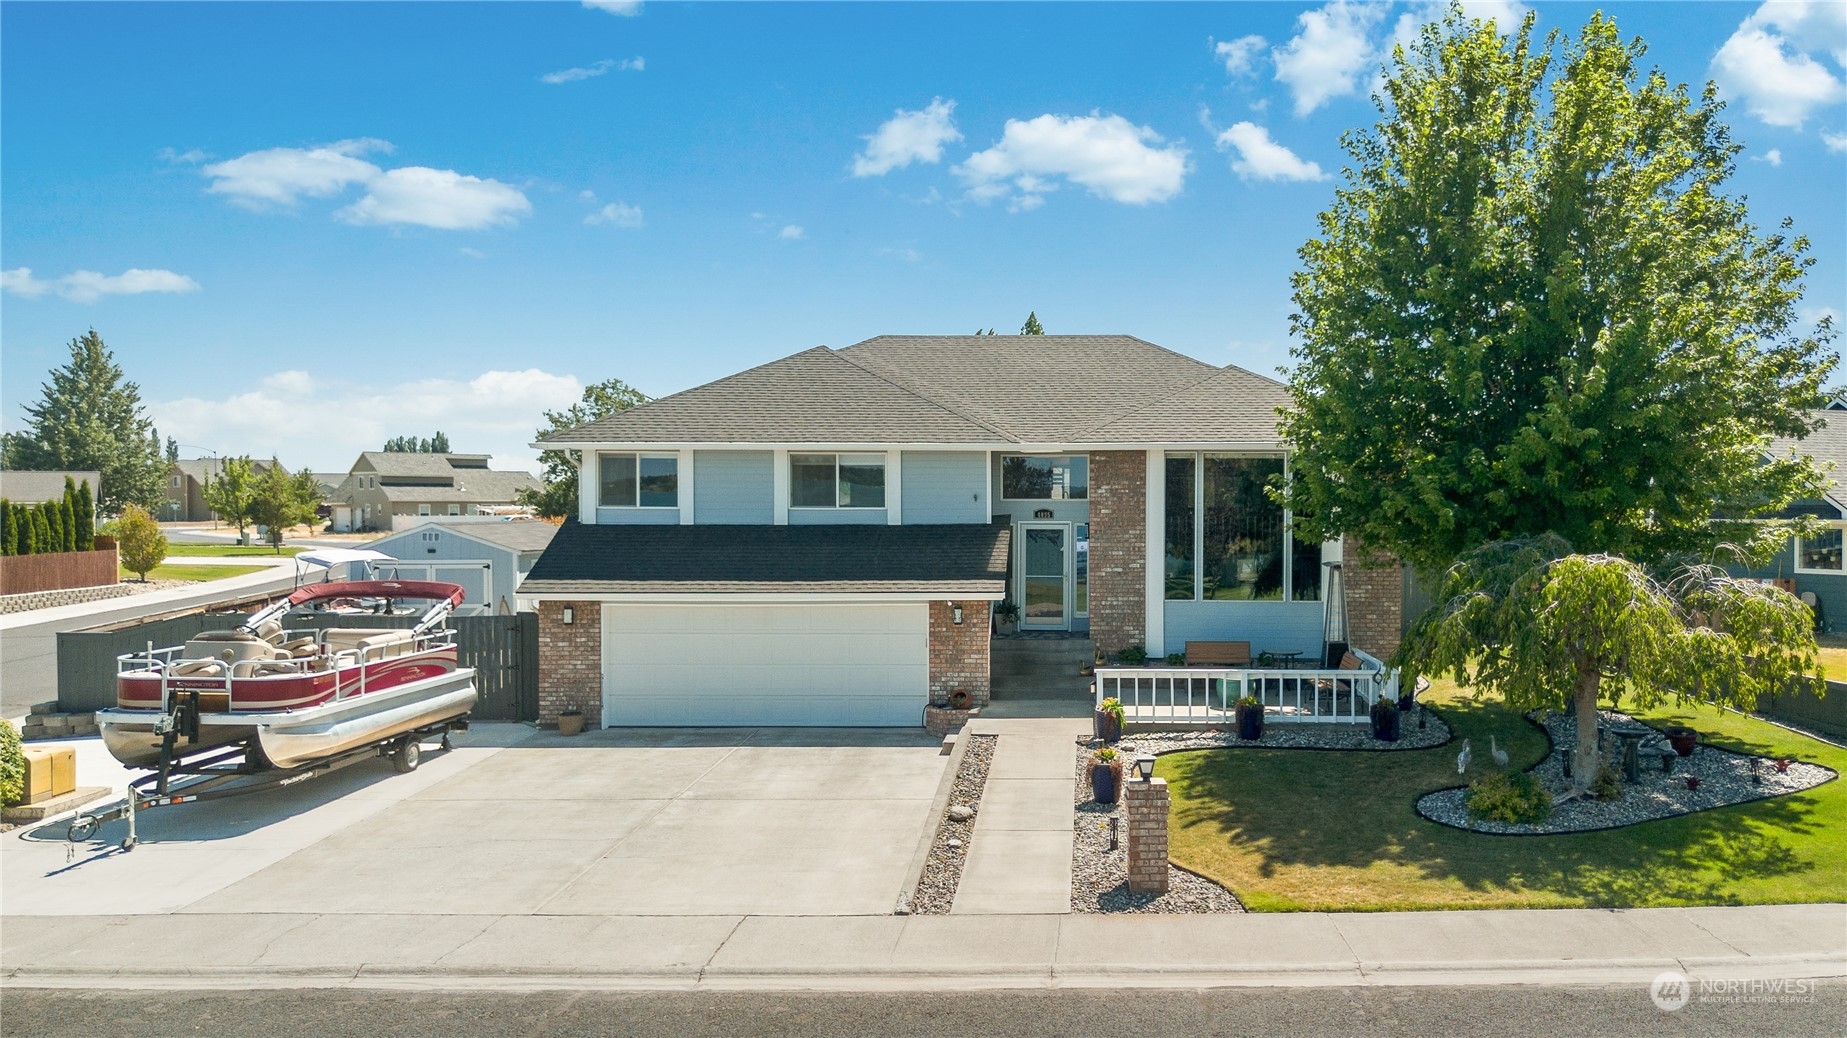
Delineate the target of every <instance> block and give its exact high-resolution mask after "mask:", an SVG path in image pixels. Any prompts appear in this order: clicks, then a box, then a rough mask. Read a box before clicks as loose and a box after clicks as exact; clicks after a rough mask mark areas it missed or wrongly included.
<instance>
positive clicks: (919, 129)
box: [853, 97, 962, 177]
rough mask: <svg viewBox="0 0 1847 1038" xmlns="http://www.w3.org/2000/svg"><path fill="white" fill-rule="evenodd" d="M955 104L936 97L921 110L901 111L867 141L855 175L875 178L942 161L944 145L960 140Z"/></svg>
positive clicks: (856, 166) (856, 156) (854, 159)
mask: <svg viewBox="0 0 1847 1038" xmlns="http://www.w3.org/2000/svg"><path fill="white" fill-rule="evenodd" d="M955 110H956V103H955V101H954V100H948V101H945V100H943V99H942V98H940V97H938V98H934V99H932V100H931V102H930V104H929V105H928V106H926V107H925V108H924V109H923V110H922V111H917V112H909V111H905V110H904V109H902V108H900V109H898V110H897V111H896V112H894V113H893V114H892V117H891V118H890V119H887V120H886V121H885V122H884V123H883V124H881V125H880V126H879V128H878V129H877V130H874V131H873V132H872V133H871V134H870V135H869V136H867V137H866V138H865V141H866V150H865V151H863V152H861V153H859V154H858V155H855V156H854V157H853V175H854V176H856V177H876V176H881V175H883V174H886V173H889V172H891V171H892V170H894V169H899V168H901V167H904V166H908V165H910V164H911V163H913V162H941V161H942V160H943V145H944V144H947V143H948V142H950V141H959V140H961V139H962V134H961V132H960V131H958V130H957V129H956V122H955V118H954V115H955Z"/></svg>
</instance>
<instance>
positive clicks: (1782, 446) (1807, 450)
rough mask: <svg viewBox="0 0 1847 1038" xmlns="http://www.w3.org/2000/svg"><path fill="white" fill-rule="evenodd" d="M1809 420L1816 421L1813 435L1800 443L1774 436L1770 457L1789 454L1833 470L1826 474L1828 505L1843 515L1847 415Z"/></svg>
mask: <svg viewBox="0 0 1847 1038" xmlns="http://www.w3.org/2000/svg"><path fill="white" fill-rule="evenodd" d="M1813 417H1814V418H1816V419H1817V420H1818V421H1820V423H1821V424H1820V425H1819V426H1818V427H1817V428H1816V429H1815V431H1814V432H1811V433H1809V434H1808V435H1807V436H1804V437H1802V438H1801V439H1799V440H1798V439H1792V438H1790V437H1787V436H1778V437H1776V438H1774V439H1772V440H1771V441H1770V454H1771V456H1772V457H1778V458H1786V457H1788V456H1789V455H1791V454H1796V455H1801V456H1807V457H1809V458H1811V459H1813V460H1814V461H1815V462H1816V463H1817V464H1818V466H1819V467H1820V468H1822V469H1828V467H1829V465H1830V464H1832V465H1833V468H1832V469H1831V470H1829V471H1828V472H1827V473H1826V478H1827V490H1826V492H1825V495H1824V496H1826V497H1827V499H1828V503H1829V504H1831V505H1833V506H1834V507H1835V508H1837V509H1839V510H1840V513H1841V514H1842V515H1847V485H1843V481H1844V480H1847V411H1833V410H1829V411H1816V412H1814V414H1813Z"/></svg>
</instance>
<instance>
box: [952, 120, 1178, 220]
mask: <svg viewBox="0 0 1847 1038" xmlns="http://www.w3.org/2000/svg"><path fill="white" fill-rule="evenodd" d="M1165 143H1166V142H1165V140H1164V139H1163V138H1162V137H1161V135H1160V134H1158V133H1155V132H1154V131H1153V130H1152V129H1149V128H1148V127H1146V126H1136V125H1135V124H1133V123H1131V122H1129V121H1128V120H1127V119H1124V118H1123V117H1122V116H1120V115H1102V114H1100V113H1097V112H1092V113H1091V114H1089V115H1080V116H1070V115H1049V114H1048V115H1041V116H1039V117H1038V118H1036V119H1029V120H1026V121H1021V120H1018V119H1009V120H1007V126H1006V129H1005V130H1004V131H1003V132H1002V134H1001V139H1000V143H998V144H996V145H994V146H993V147H991V148H989V149H987V150H986V151H978V152H976V153H975V154H973V155H970V156H969V157H968V158H967V159H966V160H964V161H963V163H962V164H961V165H959V166H956V167H955V169H954V172H955V174H956V175H957V176H959V177H961V178H962V179H963V181H964V182H966V183H967V184H968V193H969V197H971V198H974V199H976V200H978V201H991V200H993V199H996V198H1007V199H1008V204H1009V206H1010V207H1012V208H1013V209H1015V210H1024V209H1034V208H1037V207H1038V206H1039V205H1040V204H1041V203H1042V202H1043V201H1044V197H1043V196H1044V195H1045V194H1046V193H1047V192H1050V191H1054V190H1057V188H1058V182H1057V178H1060V177H1062V178H1064V179H1065V180H1069V181H1070V182H1072V183H1073V184H1077V185H1079V186H1080V187H1085V188H1088V189H1090V192H1091V193H1092V194H1095V195H1097V196H1099V197H1102V198H1108V199H1111V200H1112V201H1117V202H1125V203H1128V204H1130V205H1146V204H1148V203H1150V202H1165V201H1167V200H1168V199H1170V198H1172V197H1174V196H1175V195H1177V194H1179V193H1180V189H1181V187H1182V186H1183V185H1184V183H1185V181H1186V174H1187V170H1188V168H1189V167H1188V163H1187V157H1186V156H1187V153H1186V149H1185V148H1183V147H1181V146H1180V145H1178V144H1175V145H1171V146H1168V147H1161V145H1163V144H1165Z"/></svg>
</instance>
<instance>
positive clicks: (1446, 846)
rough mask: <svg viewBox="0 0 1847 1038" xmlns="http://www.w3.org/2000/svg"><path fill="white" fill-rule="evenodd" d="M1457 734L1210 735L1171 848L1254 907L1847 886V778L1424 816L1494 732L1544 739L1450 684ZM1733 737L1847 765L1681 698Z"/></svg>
mask: <svg viewBox="0 0 1847 1038" xmlns="http://www.w3.org/2000/svg"><path fill="white" fill-rule="evenodd" d="M1426 702H1429V703H1432V704H1433V705H1435V706H1437V707H1438V708H1439V709H1440V710H1441V711H1442V713H1443V716H1444V717H1446V718H1447V719H1449V721H1450V723H1451V725H1452V726H1453V727H1454V728H1455V731H1456V741H1455V742H1452V743H1451V744H1450V745H1448V746H1444V747H1440V748H1437V749H1432V750H1414V751H1395V752H1388V753H1369V752H1363V751H1361V752H1339V753H1336V752H1304V751H1300V750H1294V751H1292V750H1243V749H1237V750H1204V751H1194V752H1189V753H1177V754H1170V755H1167V756H1163V757H1162V758H1161V759H1160V763H1159V764H1158V766H1157V768H1156V774H1158V775H1161V776H1162V777H1164V778H1166V779H1167V780H1168V782H1169V784H1170V787H1171V790H1172V794H1173V814H1172V817H1171V821H1170V826H1169V833H1170V835H1169V840H1170V841H1171V842H1170V854H1171V856H1172V858H1173V860H1174V861H1175V862H1177V863H1179V864H1180V865H1183V866H1185V867H1186V868H1188V869H1192V870H1193V871H1196V872H1200V873H1203V874H1204V875H1207V876H1210V877H1212V878H1213V879H1216V880H1218V881H1219V882H1221V883H1223V884H1224V885H1225V886H1227V887H1229V888H1230V889H1231V890H1232V891H1233V892H1234V893H1236V894H1237V895H1238V897H1239V898H1241V899H1242V900H1243V901H1244V903H1245V905H1247V906H1248V907H1249V908H1251V909H1252V910H1253V911H1260V912H1289V911H1388V910H1404V909H1454V908H1562V907H1612V908H1613V907H1630V906H1644V905H1648V906H1654V905H1730V904H1778V903H1807V902H1823V901H1847V782H1842V781H1840V780H1838V779H1837V780H1835V781H1832V782H1828V783H1826V784H1824V785H1821V786H1818V787H1816V788H1815V789H1811V790H1807V791H1805V792H1802V793H1796V794H1792V795H1789V796H1782V797H1775V798H1772V799H1769V800H1762V801H1757V802H1755V803H1751V804H1740V805H1736V806H1733V807H1727V808H1721V809H1719V810H1716V811H1704V812H1700V813H1697V814H1692V815H1682V816H1680V817H1677V818H1667V819H1662V820H1660V821H1655V822H1646V823H1643V824H1641V825H1635V826H1629V827H1626V828H1623V829H1615V830H1608V831H1604V832H1594V833H1578V834H1571V835H1561V836H1488V835H1484V834H1479V833H1469V832H1465V831H1463V830H1460V829H1452V828H1449V827H1447V826H1440V825H1437V824H1436V823H1434V822H1428V821H1425V820H1424V819H1422V818H1419V817H1418V816H1417V814H1416V812H1415V811H1414V810H1413V808H1412V805H1413V804H1414V803H1415V802H1416V800H1417V798H1418V797H1419V796H1421V795H1422V794H1424V793H1427V792H1429V791H1431V790H1434V789H1441V788H1444V787H1446V786H1454V785H1457V784H1459V783H1458V779H1457V775H1456V753H1457V750H1458V748H1459V746H1460V745H1461V742H1460V740H1461V739H1462V738H1464V737H1466V738H1468V739H1470V740H1471V742H1472V745H1473V747H1474V751H1475V761H1476V762H1477V763H1476V765H1475V766H1474V767H1472V768H1471V772H1475V773H1479V772H1480V771H1481V769H1482V768H1483V767H1484V766H1485V767H1492V765H1491V764H1488V763H1487V761H1488V738H1489V736H1490V735H1493V736H1495V737H1496V738H1497V739H1498V740H1499V741H1500V744H1501V746H1502V747H1504V748H1505V749H1506V750H1507V751H1508V753H1509V754H1510V755H1511V756H1512V758H1513V765H1514V766H1515V767H1528V766H1531V765H1532V764H1533V763H1535V762H1536V761H1537V760H1538V759H1539V757H1540V756H1541V755H1542V754H1543V753H1544V752H1545V750H1546V739H1545V736H1544V735H1543V734H1542V733H1541V732H1540V731H1539V730H1538V729H1537V728H1535V727H1534V726H1532V725H1531V724H1528V723H1527V722H1526V721H1525V720H1524V719H1523V718H1521V717H1520V716H1519V715H1518V714H1517V713H1515V712H1513V711H1511V710H1508V709H1507V708H1505V707H1503V706H1501V705H1499V703H1498V701H1496V702H1490V701H1487V700H1476V699H1473V698H1471V697H1469V696H1468V695H1467V693H1463V692H1460V691H1459V690H1457V689H1456V688H1455V687H1454V686H1453V685H1451V684H1449V683H1448V682H1438V683H1437V685H1436V687H1435V688H1433V689H1432V690H1431V692H1430V693H1428V694H1427V696H1426ZM1639 716H1641V717H1643V718H1645V719H1646V720H1648V721H1650V722H1652V723H1655V724H1657V725H1658V724H1668V723H1683V724H1688V725H1691V726H1693V727H1695V728H1697V729H1699V730H1700V731H1701V732H1702V733H1706V734H1707V735H1708V736H1709V737H1710V738H1711V740H1712V741H1713V742H1714V743H1716V744H1718V745H1721V746H1724V747H1726V748H1728V749H1734V750H1741V751H1747V752H1752V753H1758V754H1762V755H1766V756H1784V757H1792V758H1800V759H1802V760H1807V761H1813V762H1815V763H1819V764H1825V765H1827V766H1828V767H1831V768H1833V769H1835V770H1836V771H1847V750H1841V749H1839V748H1837V747H1834V746H1830V745H1829V744H1827V743H1823V742H1820V741H1817V740H1815V739H1810V738H1808V737H1806V736H1802V735H1798V734H1795V733H1793V732H1790V731H1787V730H1786V729H1782V728H1778V727H1777V726H1775V725H1772V724H1767V723H1765V722H1763V721H1760V720H1757V719H1755V718H1750V717H1744V716H1740V715H1738V714H1732V713H1725V714H1719V713H1716V712H1714V711H1713V710H1712V709H1710V708H1704V709H1699V710H1695V709H1692V708H1680V707H1667V708H1662V709H1657V710H1652V711H1643V712H1641V713H1640V714H1639Z"/></svg>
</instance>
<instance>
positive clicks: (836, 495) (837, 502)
mask: <svg viewBox="0 0 1847 1038" xmlns="http://www.w3.org/2000/svg"><path fill="white" fill-rule="evenodd" d="M789 504H790V506H791V507H794V508H884V507H885V455H883V454H791V455H789Z"/></svg>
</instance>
